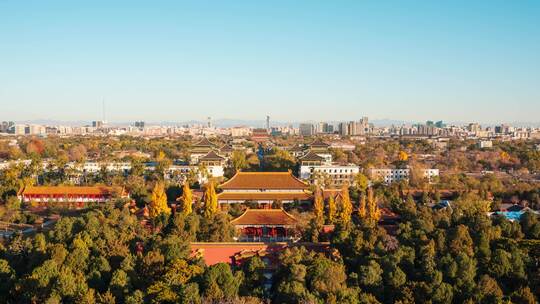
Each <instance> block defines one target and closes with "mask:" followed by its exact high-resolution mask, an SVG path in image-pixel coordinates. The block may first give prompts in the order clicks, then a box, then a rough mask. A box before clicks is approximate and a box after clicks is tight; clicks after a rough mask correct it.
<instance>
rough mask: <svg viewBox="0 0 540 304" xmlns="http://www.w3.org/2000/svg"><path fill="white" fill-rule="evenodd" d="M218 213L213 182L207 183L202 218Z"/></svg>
mask: <svg viewBox="0 0 540 304" xmlns="http://www.w3.org/2000/svg"><path fill="white" fill-rule="evenodd" d="M217 211H218V200H217V194H216V189H215V188H214V183H213V182H208V185H206V190H205V192H204V216H206V217H211V216H212V215H214V214H216V213H217Z"/></svg>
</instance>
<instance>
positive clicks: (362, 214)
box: [358, 193, 367, 219]
mask: <svg viewBox="0 0 540 304" xmlns="http://www.w3.org/2000/svg"><path fill="white" fill-rule="evenodd" d="M366 214H367V211H366V195H365V194H364V193H361V194H360V202H359V205H358V216H359V217H360V218H361V219H364V218H366Z"/></svg>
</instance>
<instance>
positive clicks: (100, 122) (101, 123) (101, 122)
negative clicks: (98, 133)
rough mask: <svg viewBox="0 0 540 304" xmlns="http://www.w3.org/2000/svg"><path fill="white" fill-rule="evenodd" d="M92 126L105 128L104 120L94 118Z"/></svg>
mask: <svg viewBox="0 0 540 304" xmlns="http://www.w3.org/2000/svg"><path fill="white" fill-rule="evenodd" d="M92 127H93V128H96V129H101V128H103V120H94V121H92Z"/></svg>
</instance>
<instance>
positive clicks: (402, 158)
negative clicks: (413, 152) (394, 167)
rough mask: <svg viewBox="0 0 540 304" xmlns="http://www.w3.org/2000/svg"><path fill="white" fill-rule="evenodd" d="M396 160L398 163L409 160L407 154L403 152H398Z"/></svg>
mask: <svg viewBox="0 0 540 304" xmlns="http://www.w3.org/2000/svg"><path fill="white" fill-rule="evenodd" d="M398 158H399V160H400V161H407V160H408V159H409V154H407V152H405V151H399V155H398Z"/></svg>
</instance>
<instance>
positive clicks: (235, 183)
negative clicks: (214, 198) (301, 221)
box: [218, 171, 312, 207]
mask: <svg viewBox="0 0 540 304" xmlns="http://www.w3.org/2000/svg"><path fill="white" fill-rule="evenodd" d="M219 188H220V189H221V190H223V192H221V193H219V194H218V202H219V203H220V204H231V203H244V202H256V203H259V205H261V206H262V207H268V206H270V205H271V204H272V203H273V202H275V201H280V202H282V203H292V202H294V201H299V202H306V201H310V200H311V198H312V195H311V193H310V192H309V191H308V185H307V184H306V183H304V182H303V181H301V180H299V179H298V178H296V177H295V176H294V175H292V173H291V172H290V171H288V172H241V171H239V172H237V173H236V174H235V175H234V176H233V177H232V178H231V179H230V180H228V181H227V182H225V183H223V184H221V185H220V186H219Z"/></svg>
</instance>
